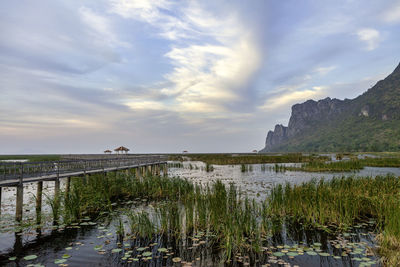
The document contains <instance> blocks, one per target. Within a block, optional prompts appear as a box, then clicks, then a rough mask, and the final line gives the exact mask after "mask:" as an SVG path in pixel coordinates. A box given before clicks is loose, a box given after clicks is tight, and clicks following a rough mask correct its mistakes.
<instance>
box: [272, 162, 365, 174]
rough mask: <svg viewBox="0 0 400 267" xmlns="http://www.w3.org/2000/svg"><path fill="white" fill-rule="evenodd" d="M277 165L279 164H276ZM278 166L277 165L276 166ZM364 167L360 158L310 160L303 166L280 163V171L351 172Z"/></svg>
mask: <svg viewBox="0 0 400 267" xmlns="http://www.w3.org/2000/svg"><path fill="white" fill-rule="evenodd" d="M276 165H277V164H276ZM275 168H276V166H275ZM363 168H364V164H362V162H361V161H359V160H344V161H334V162H325V161H310V162H307V163H303V164H302V165H301V166H299V167H296V166H283V165H279V169H280V171H282V170H284V171H305V172H351V171H358V170H361V169H363Z"/></svg>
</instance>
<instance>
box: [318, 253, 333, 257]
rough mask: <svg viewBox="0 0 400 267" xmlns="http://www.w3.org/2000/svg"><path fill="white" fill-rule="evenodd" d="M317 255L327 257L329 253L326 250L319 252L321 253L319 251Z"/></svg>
mask: <svg viewBox="0 0 400 267" xmlns="http://www.w3.org/2000/svg"><path fill="white" fill-rule="evenodd" d="M319 255H320V256H322V257H328V256H330V255H331V254H329V253H326V252H321V253H319Z"/></svg>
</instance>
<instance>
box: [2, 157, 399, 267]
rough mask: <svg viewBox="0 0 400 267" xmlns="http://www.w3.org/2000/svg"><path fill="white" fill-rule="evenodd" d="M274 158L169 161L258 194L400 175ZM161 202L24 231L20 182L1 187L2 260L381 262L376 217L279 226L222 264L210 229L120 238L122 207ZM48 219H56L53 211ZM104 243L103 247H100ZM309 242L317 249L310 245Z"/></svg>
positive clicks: (29, 211)
mask: <svg viewBox="0 0 400 267" xmlns="http://www.w3.org/2000/svg"><path fill="white" fill-rule="evenodd" d="M273 165H274V164H265V167H266V168H265V170H263V167H262V166H263V165H259V164H256V165H251V166H252V167H251V170H250V171H248V172H241V166H240V165H228V166H217V165H215V166H214V170H213V171H212V172H206V171H205V164H204V163H203V162H184V168H170V169H169V175H170V176H178V177H182V178H187V179H189V180H191V181H193V182H194V183H199V184H203V185H204V184H207V183H212V182H213V181H215V180H217V179H219V180H221V181H223V182H224V183H226V184H229V183H232V182H233V183H235V184H236V185H237V186H238V187H240V189H241V190H242V191H243V192H246V193H247V194H248V195H249V196H250V197H254V198H256V199H257V200H263V199H264V198H265V195H266V194H268V192H269V189H271V188H272V187H273V186H275V185H276V184H284V183H302V182H307V181H310V180H312V179H332V178H333V177H340V176H343V175H344V176H350V175H356V176H376V175H386V174H389V173H391V174H394V175H397V176H400V169H399V168H375V167H374V168H372V167H367V168H365V169H363V170H361V171H360V172H357V173H306V172H293V171H287V172H278V173H276V172H274V171H270V170H269V167H272V166H273ZM288 165H291V164H288ZM190 166H191V167H190ZM63 187H64V184H63V181H62V184H61V188H63ZM43 188H44V193H45V194H48V195H49V196H52V194H53V192H54V182H44V185H43ZM35 192H36V184H26V185H24V193H25V195H24V220H25V221H29V220H30V221H33V220H34V218H35V214H34V210H35V209H34V199H33V194H35ZM44 199H45V197H44ZM45 202H46V201H45V200H44V203H45ZM150 204H151V205H150ZM157 204H158V203H147V202H145V203H143V201H141V200H136V201H135V202H133V203H132V202H126V203H120V208H117V209H116V210H115V211H114V213H113V214H111V216H103V217H102V218H99V219H98V220H97V221H96V222H91V221H89V222H86V223H85V222H84V223H83V225H82V224H81V225H72V226H69V227H65V226H60V227H53V226H52V225H51V224H50V223H46V224H45V225H43V226H42V227H41V228H40V230H37V229H36V228H34V227H31V228H27V229H25V230H24V231H23V232H21V233H19V232H18V231H17V232H15V231H16V230H17V229H16V228H15V226H14V223H13V217H14V211H15V206H14V205H15V189H14V188H6V189H3V199H2V210H1V212H2V213H1V219H0V227H1V228H0V265H4V266H26V265H28V264H42V265H45V266H57V265H56V264H55V263H54V262H55V260H61V261H59V263H60V264H68V266H121V265H122V266H171V265H173V264H174V262H173V260H172V259H174V258H176V257H180V258H181V259H182V261H183V263H184V265H185V264H186V265H188V264H191V265H192V266H224V265H234V266H246V265H248V264H249V265H254V266H262V265H266V264H269V265H270V266H282V265H284V264H286V265H287V266H289V265H290V266H295V265H298V266H378V265H379V264H378V261H377V260H378V259H377V258H376V257H375V256H374V253H375V250H376V241H375V232H374V230H375V229H374V222H373V221H372V222H369V223H368V222H366V223H364V224H360V225H357V226H356V227H354V228H353V229H351V231H349V232H348V233H344V234H341V235H328V234H326V233H325V232H323V231H315V230H314V231H305V230H304V229H302V227H301V225H293V224H290V225H284V226H283V228H282V229H281V231H279V232H278V233H277V234H275V235H273V236H269V237H268V238H267V239H266V240H265V241H264V243H265V246H264V247H263V253H261V256H260V255H236V256H235V258H234V261H233V262H231V263H229V264H226V263H222V252H221V251H220V250H219V249H218V248H217V247H215V246H214V245H212V244H210V243H209V242H208V238H207V236H201V237H199V240H197V241H193V240H186V239H185V240H181V241H180V242H175V241H174V240H163V239H160V238H159V239H157V240H139V239H137V238H133V239H132V238H131V239H127V240H119V239H118V235H117V234H116V226H117V224H118V220H117V218H119V217H120V216H122V218H123V220H124V222H125V224H126V218H124V216H123V215H122V214H124V209H126V208H129V209H133V208H134V209H148V208H149V207H152V206H157ZM43 210H44V212H45V213H47V214H49V213H50V208H49V206H48V205H47V204H44V205H43ZM47 221H50V215H49V216H48V218H47ZM90 224H93V225H90ZM155 243H157V244H155ZM200 243H201V244H200ZM319 243H320V244H319ZM100 246H101V248H100V249H95V248H99V247H100ZM310 247H311V248H313V249H312V251H311V252H310V251H308V252H307V249H309V248H310ZM119 248H120V249H121V251H117V252H115V251H114V252H113V249H117V250H118V249H119ZM138 248H145V251H147V252H151V257H152V258H151V259H148V260H143V258H144V256H143V255H144V253H143V252H142V251H139V250H138ZM159 248H163V249H165V248H167V249H168V252H159V251H158V249H159ZM281 251H284V253H290V252H291V253H294V254H296V253H297V256H293V257H292V258H291V257H289V256H288V255H285V256H279V255H280V254H279V253H280V252H281ZM286 251H288V252H286ZM126 252H128V254H129V257H128V256H126V254H124V253H126ZM172 253H173V254H172ZM309 253H310V254H311V255H309ZM325 253H327V254H325ZM343 253H345V254H343ZM299 254H300V255H299ZM314 254H316V255H314ZM15 255H18V257H17V259H16V260H15V261H14V260H9V258H10V257H13V256H15ZM28 255H35V256H37V258H36V259H33V260H24V259H23V257H25V256H28ZM65 255H66V256H65ZM63 256H65V257H66V259H65V260H66V261H65V263H61V262H62V260H63ZM140 256H141V257H140ZM11 259H12V258H11ZM367 259H369V260H367ZM136 260H137V261H136ZM279 264H280V265H279ZM61 266H62V265H61Z"/></svg>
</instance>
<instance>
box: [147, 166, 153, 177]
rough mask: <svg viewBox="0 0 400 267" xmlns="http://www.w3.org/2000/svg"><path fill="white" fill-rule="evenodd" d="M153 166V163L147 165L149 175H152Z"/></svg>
mask: <svg viewBox="0 0 400 267" xmlns="http://www.w3.org/2000/svg"><path fill="white" fill-rule="evenodd" d="M152 174H153V173H152V167H151V165H147V175H152Z"/></svg>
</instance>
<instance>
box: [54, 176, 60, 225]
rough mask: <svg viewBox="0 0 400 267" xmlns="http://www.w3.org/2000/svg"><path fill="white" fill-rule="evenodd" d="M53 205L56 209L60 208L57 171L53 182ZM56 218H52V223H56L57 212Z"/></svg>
mask: <svg viewBox="0 0 400 267" xmlns="http://www.w3.org/2000/svg"><path fill="white" fill-rule="evenodd" d="M54 202H55V203H54V205H55V206H56V207H55V208H56V209H59V208H60V176H59V171H58V170H57V178H56V180H55V181H54ZM56 215H57V216H56V218H53V221H54V223H57V221H58V212H57V213H56Z"/></svg>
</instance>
